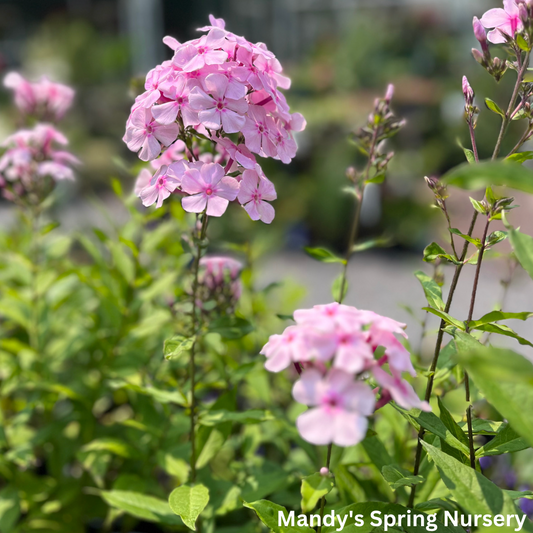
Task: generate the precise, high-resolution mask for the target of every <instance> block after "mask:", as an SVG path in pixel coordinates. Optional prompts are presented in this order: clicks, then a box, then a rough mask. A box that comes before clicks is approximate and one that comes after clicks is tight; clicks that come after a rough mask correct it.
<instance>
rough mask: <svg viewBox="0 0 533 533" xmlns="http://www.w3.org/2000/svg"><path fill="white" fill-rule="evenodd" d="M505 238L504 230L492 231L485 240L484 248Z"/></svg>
mask: <svg viewBox="0 0 533 533" xmlns="http://www.w3.org/2000/svg"><path fill="white" fill-rule="evenodd" d="M505 239H507V233H506V232H505V231H493V232H492V233H491V234H490V235H489V236H488V237H487V240H486V241H485V249H487V248H491V247H492V246H496V244H499V243H500V242H502V241H504V240H505Z"/></svg>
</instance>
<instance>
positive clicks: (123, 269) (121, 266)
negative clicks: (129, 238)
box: [111, 243, 135, 284]
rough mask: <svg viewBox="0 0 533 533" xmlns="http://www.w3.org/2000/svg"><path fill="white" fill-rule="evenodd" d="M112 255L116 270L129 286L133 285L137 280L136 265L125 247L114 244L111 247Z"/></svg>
mask: <svg viewBox="0 0 533 533" xmlns="http://www.w3.org/2000/svg"><path fill="white" fill-rule="evenodd" d="M111 255H112V257H113V262H114V264H115V267H116V269H117V270H118V271H119V272H120V274H121V275H122V276H123V277H124V279H125V280H126V281H127V282H128V283H129V284H131V283H133V280H134V279H135V263H134V262H133V259H132V258H131V257H130V256H129V255H128V254H127V252H126V250H125V249H124V247H123V246H122V245H121V244H119V243H114V244H113V246H111Z"/></svg>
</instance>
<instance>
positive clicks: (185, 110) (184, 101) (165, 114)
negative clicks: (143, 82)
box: [152, 76, 198, 127]
mask: <svg viewBox="0 0 533 533" xmlns="http://www.w3.org/2000/svg"><path fill="white" fill-rule="evenodd" d="M195 85H196V82H195V81H194V80H187V79H185V78H184V77H183V76H179V77H177V79H176V80H174V81H173V82H172V84H170V83H167V84H166V85H164V86H163V87H162V89H163V90H164V91H165V97H166V98H168V99H170V101H169V102H165V103H162V104H159V105H154V106H153V107H152V115H153V116H154V118H155V120H156V121H157V122H159V124H172V123H173V122H175V121H176V118H177V116H178V113H180V116H181V120H182V121H183V125H184V126H185V127H188V126H195V125H196V124H198V112H197V111H195V110H194V109H192V108H191V105H190V103H189V94H190V92H191V89H192V88H193V87H194V86H195Z"/></svg>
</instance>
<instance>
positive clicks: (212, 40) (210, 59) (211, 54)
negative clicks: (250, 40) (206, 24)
mask: <svg viewBox="0 0 533 533" xmlns="http://www.w3.org/2000/svg"><path fill="white" fill-rule="evenodd" d="M225 36H226V33H225V32H224V31H223V30H221V29H220V28H213V29H211V30H210V31H209V33H208V34H207V35H203V36H202V37H200V39H198V40H197V41H196V42H194V44H185V45H183V46H182V47H180V48H178V49H177V50H176V53H175V55H174V59H173V60H172V61H173V63H174V64H175V65H176V66H178V67H180V68H181V69H182V70H183V71H184V72H192V71H193V70H198V69H201V68H202V67H204V66H205V65H220V64H221V63H224V61H226V59H227V54H226V53H225V52H224V51H222V50H220V48H221V46H222V44H223V43H224V39H225Z"/></svg>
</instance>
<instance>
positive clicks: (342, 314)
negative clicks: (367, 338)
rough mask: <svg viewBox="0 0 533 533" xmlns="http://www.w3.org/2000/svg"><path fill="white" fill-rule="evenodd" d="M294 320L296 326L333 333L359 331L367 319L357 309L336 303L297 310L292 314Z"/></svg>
mask: <svg viewBox="0 0 533 533" xmlns="http://www.w3.org/2000/svg"><path fill="white" fill-rule="evenodd" d="M294 320H295V321H296V323H297V324H301V325H304V326H311V327H314V328H317V329H320V330H322V331H326V332H334V331H335V330H336V329H337V328H342V329H344V330H348V331H349V330H352V331H360V330H361V329H362V326H363V325H364V324H366V323H367V318H366V317H364V316H363V315H362V313H361V312H360V311H359V310H358V309H356V308H355V307H352V306H349V305H344V304H339V303H337V302H333V303H331V304H326V305H315V306H314V307H313V308H312V309H298V310H296V311H295V312H294Z"/></svg>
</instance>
